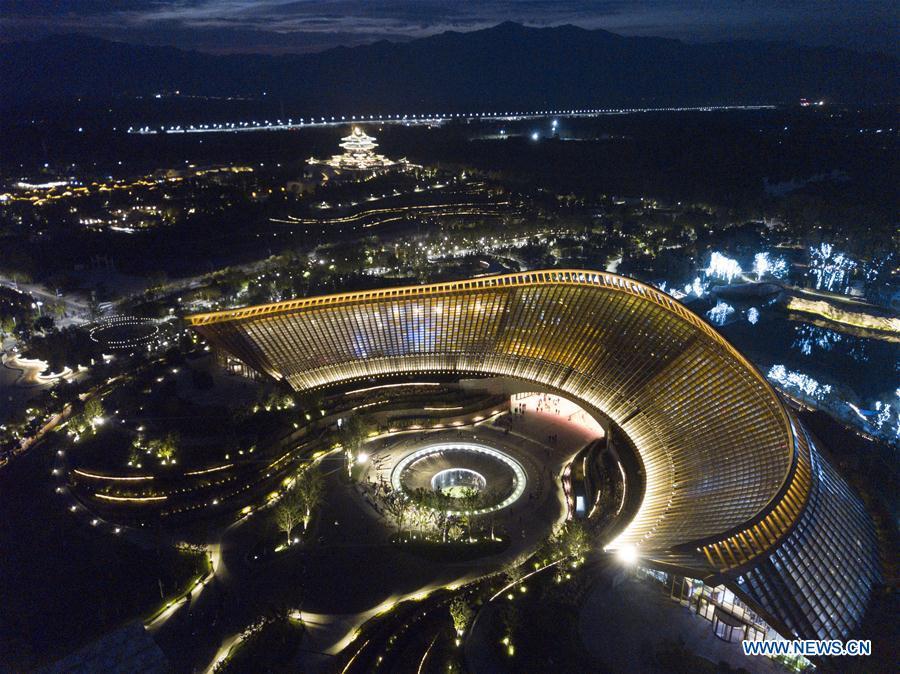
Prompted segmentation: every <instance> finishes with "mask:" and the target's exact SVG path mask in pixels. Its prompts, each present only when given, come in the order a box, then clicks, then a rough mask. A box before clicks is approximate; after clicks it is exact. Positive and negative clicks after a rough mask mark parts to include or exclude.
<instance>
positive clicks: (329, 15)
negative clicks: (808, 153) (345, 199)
mask: <svg viewBox="0 0 900 674" xmlns="http://www.w3.org/2000/svg"><path fill="white" fill-rule="evenodd" d="M0 19H2V24H3V28H0V42H3V43H9V42H18V41H27V40H34V39H40V38H43V37H47V36H49V35H56V34H66V33H77V34H83V35H89V36H93V37H99V38H103V39H107V40H112V41H116V42H124V43H128V44H141V45H149V46H172V47H179V48H182V49H186V50H195V51H200V52H206V53H214V54H254V53H258V54H306V53H315V52H321V51H325V50H328V49H331V48H335V47H353V46H359V45H366V44H372V43H375V42H379V41H383V40H387V41H390V42H394V43H402V42H406V41H409V40H412V39H417V38H422V37H429V36H432V35H439V34H442V33H446V32H473V31H477V30H482V29H485V28H490V27H493V26H496V25H497V24H499V23H503V22H505V21H514V22H516V23H520V24H522V25H525V26H528V27H533V28H549V27H559V26H565V25H572V26H576V27H579V28H583V29H585V30H597V29H601V30H606V31H609V32H612V33H615V34H618V35H623V36H629V37H631V36H633V37H662V38H670V39H678V40H681V41H683V42H686V43H688V44H709V43H717V42H724V41H743V40H752V41H772V42H786V43H790V44H794V45H798V46H810V47H824V46H829V47H841V48H847V49H851V50H854V51H858V52H863V53H865V52H882V53H886V54H890V55H892V56H897V55H900V49H898V46H897V45H898V44H900V40H898V39H897V38H898V31H897V29H896V26H897V25H898V22H897V19H898V15H897V11H896V8H895V6H894V5H893V3H889V2H881V1H880V0H879V1H877V2H867V3H859V2H853V1H850V0H843V1H841V2H834V3H830V4H829V5H828V6H825V7H823V6H822V4H821V3H817V2H813V1H812V0H801V1H800V2H795V3H792V4H791V6H790V7H785V6H784V3H781V2H774V1H770V0H759V1H758V2H755V3H753V4H752V6H740V7H735V6H733V5H732V4H731V3H727V2H714V3H698V2H671V1H670V0H642V1H641V2H636V3H628V4H627V5H625V4H622V3H610V2H606V3H599V4H598V3H589V2H582V1H580V0H565V1H563V2H519V1H517V0H503V1H499V0H495V1H492V2H483V3H456V4H454V5H453V6H452V7H448V6H445V5H444V4H442V3H437V2H415V3H412V2H391V3H389V4H384V3H378V4H377V5H375V6H372V5H370V4H367V3H363V2H356V1H355V0H340V1H339V2H332V3H326V5H325V8H324V9H323V6H322V4H321V3H307V2H291V3H287V2H278V1H271V0H235V1H234V2H231V3H224V4H223V3H210V2H208V1H207V0H190V1H189V2H178V3H175V2H151V1H149V0H129V1H128V2H126V3H122V4H119V5H118V6H117V7H116V8H115V9H110V8H109V6H108V5H107V4H106V3H102V2H78V3H72V2H67V1H64V2H50V1H49V0H38V1H37V2H27V3H26V2H20V1H18V0H13V1H11V2H7V3H5V4H4V6H3V8H2V9H0Z"/></svg>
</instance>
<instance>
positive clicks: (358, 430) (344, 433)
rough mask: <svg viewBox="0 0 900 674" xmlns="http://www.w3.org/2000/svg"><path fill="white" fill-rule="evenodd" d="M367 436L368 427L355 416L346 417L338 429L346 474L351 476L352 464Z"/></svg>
mask: <svg viewBox="0 0 900 674" xmlns="http://www.w3.org/2000/svg"><path fill="white" fill-rule="evenodd" d="M368 434H369V426H368V424H367V423H366V422H365V421H363V419H362V418H361V417H359V416H357V415H355V414H354V415H352V416H349V417H346V418H345V419H343V421H342V422H341V424H340V426H339V427H338V436H339V437H340V443H341V446H342V447H343V448H344V454H345V455H346V457H347V473H348V474H350V475H351V476H352V471H353V464H354V463H355V462H356V458H357V456H358V455H359V451H360V449H362V445H363V443H364V442H365V440H366V437H367V436H368Z"/></svg>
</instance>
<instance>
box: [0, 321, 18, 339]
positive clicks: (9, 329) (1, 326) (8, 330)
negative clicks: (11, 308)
mask: <svg viewBox="0 0 900 674" xmlns="http://www.w3.org/2000/svg"><path fill="white" fill-rule="evenodd" d="M15 329H16V319H15V318H13V317H12V316H3V317H2V318H0V334H4V335H11V334H13V331H14V330H15Z"/></svg>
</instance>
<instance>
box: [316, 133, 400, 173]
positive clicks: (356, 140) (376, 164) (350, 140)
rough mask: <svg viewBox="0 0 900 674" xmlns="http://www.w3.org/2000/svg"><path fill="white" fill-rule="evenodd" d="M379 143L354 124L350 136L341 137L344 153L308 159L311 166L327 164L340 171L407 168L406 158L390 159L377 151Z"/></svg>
mask: <svg viewBox="0 0 900 674" xmlns="http://www.w3.org/2000/svg"><path fill="white" fill-rule="evenodd" d="M377 147H378V143H376V142H375V138H374V137H373V136H369V135H367V134H366V133H365V132H364V131H363V130H362V129H361V128H360V127H358V126H354V127H353V130H352V131H351V132H350V135H349V136H344V138H342V139H341V149H343V150H344V152H343V154H336V155H332V157H331V158H330V159H316V158H314V157H311V158H310V159H309V160H307V163H308V164H309V165H310V166H326V167H329V168H332V169H335V170H338V171H384V170H386V169H390V168H397V167H399V168H406V167H408V166H409V162H407V161H406V160H405V159H398V160H396V161H394V160H393V159H388V158H387V157H385V156H384V155H383V154H378V153H376V152H375V148H377Z"/></svg>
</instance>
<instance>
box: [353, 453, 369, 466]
mask: <svg viewBox="0 0 900 674" xmlns="http://www.w3.org/2000/svg"><path fill="white" fill-rule="evenodd" d="M356 460H357V461H358V462H359V463H365V462H366V461H368V460H369V455H368V454H366V453H365V452H360V453H359V454H357V455H356Z"/></svg>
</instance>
